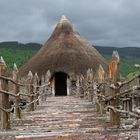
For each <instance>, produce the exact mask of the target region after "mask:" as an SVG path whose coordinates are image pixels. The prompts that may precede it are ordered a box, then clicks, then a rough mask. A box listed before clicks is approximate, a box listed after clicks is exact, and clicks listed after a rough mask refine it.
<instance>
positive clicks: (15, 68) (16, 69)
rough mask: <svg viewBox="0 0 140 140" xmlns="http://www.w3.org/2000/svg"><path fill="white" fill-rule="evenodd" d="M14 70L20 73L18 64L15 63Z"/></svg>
mask: <svg viewBox="0 0 140 140" xmlns="http://www.w3.org/2000/svg"><path fill="white" fill-rule="evenodd" d="M13 70H14V71H18V68H17V65H16V63H14V67H13Z"/></svg>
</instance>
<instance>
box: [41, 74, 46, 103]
mask: <svg viewBox="0 0 140 140" xmlns="http://www.w3.org/2000/svg"><path fill="white" fill-rule="evenodd" d="M44 84H45V76H44V75H42V76H41V86H43V85H44ZM40 89H41V101H42V102H45V101H46V95H45V94H44V93H45V87H41V88H40Z"/></svg>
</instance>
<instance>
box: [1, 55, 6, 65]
mask: <svg viewBox="0 0 140 140" xmlns="http://www.w3.org/2000/svg"><path fill="white" fill-rule="evenodd" d="M0 63H1V64H4V65H6V63H5V61H4V59H3V57H2V56H1V57H0Z"/></svg>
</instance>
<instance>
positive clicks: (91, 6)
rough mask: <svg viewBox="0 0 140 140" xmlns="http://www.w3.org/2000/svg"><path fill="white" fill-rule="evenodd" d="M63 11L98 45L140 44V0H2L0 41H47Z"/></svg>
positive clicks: (81, 31)
mask: <svg viewBox="0 0 140 140" xmlns="http://www.w3.org/2000/svg"><path fill="white" fill-rule="evenodd" d="M61 15H65V16H67V17H68V19H69V20H70V21H71V22H72V23H73V25H74V27H75V29H76V30H77V31H78V32H79V33H80V34H81V36H83V37H84V38H85V39H87V40H88V41H89V42H90V43H93V44H94V45H105V46H122V47H123V46H138V47H140V0H0V41H15V40H16V41H19V42H22V43H26V42H38V43H45V42H46V41H47V39H48V38H49V36H50V35H51V33H52V31H53V30H54V28H55V26H56V24H57V23H58V22H59V20H60V17H61Z"/></svg>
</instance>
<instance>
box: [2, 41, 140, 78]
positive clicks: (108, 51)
mask: <svg viewBox="0 0 140 140" xmlns="http://www.w3.org/2000/svg"><path fill="white" fill-rule="evenodd" d="M41 46H42V45H41V44H39V43H26V44H23V43H19V42H17V41H12V42H1V43H0V56H3V57H4V59H5V61H6V63H7V66H8V67H9V69H10V70H11V69H12V67H13V63H15V62H16V63H17V65H18V67H20V66H22V65H23V64H25V63H26V62H27V61H28V60H29V59H30V58H31V57H32V56H33V55H34V54H35V53H36V52H37V51H38V50H39V49H40V48H41ZM94 47H95V48H96V49H97V50H98V51H99V52H100V53H101V54H102V55H103V56H104V57H105V58H106V59H107V60H108V61H109V60H110V59H111V55H112V52H113V50H117V51H118V52H119V55H120V60H121V74H122V75H123V76H126V75H128V74H129V73H130V72H134V71H137V70H138V69H136V68H134V64H136V63H139V64H140V48H137V47H126V48H116V47H103V46H94Z"/></svg>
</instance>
